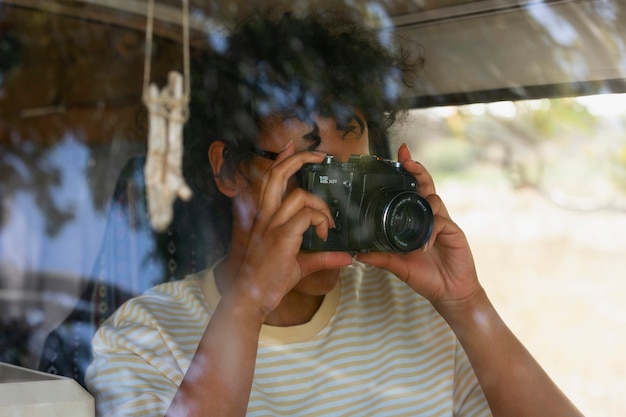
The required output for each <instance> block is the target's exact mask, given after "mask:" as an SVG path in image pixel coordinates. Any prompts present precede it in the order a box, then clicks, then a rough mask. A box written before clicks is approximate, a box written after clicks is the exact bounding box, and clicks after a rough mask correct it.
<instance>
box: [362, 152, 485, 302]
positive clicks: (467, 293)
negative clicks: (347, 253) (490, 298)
mask: <svg viewBox="0 0 626 417" xmlns="http://www.w3.org/2000/svg"><path fill="white" fill-rule="evenodd" d="M398 160H399V161H401V162H402V164H403V166H404V169H406V170H407V171H408V172H410V173H411V174H413V175H414V176H415V178H416V179H417V182H418V189H417V191H418V192H419V193H420V194H421V195H422V196H423V197H425V198H426V199H427V200H428V202H429V203H430V205H431V207H432V209H433V214H434V227H433V233H432V235H431V237H430V239H429V241H428V242H427V243H426V245H424V247H423V248H421V249H418V250H416V251H413V252H410V253H406V254H400V253H387V252H371V253H366V254H359V255H358V256H357V259H358V260H359V261H361V262H364V263H367V264H370V265H374V266H378V267H381V268H384V269H387V270H388V271H390V272H392V273H393V274H395V275H396V276H397V277H398V278H400V279H401V280H403V281H405V282H406V283H407V284H408V285H409V286H410V287H411V288H412V289H413V290H414V291H416V292H417V293H419V294H421V295H422V296H424V297H425V298H427V299H428V300H430V301H431V302H432V303H433V304H434V305H435V306H437V305H438V304H446V303H448V302H456V301H462V300H465V299H468V298H471V297H473V296H474V295H475V294H477V293H479V292H480V291H481V286H480V284H479V282H478V279H477V276H476V269H475V266H474V260H473V258H472V254H471V251H470V248H469V245H468V243H467V239H466V238H465V234H464V233H463V231H462V230H461V229H460V228H459V227H458V226H457V225H456V224H455V223H454V222H453V221H452V220H451V219H450V216H449V215H448V211H447V210H446V207H445V205H444V204H443V201H441V198H439V196H438V195H437V194H435V185H434V183H433V179H432V177H431V175H430V174H429V173H428V171H427V170H426V169H425V168H424V167H423V166H422V165H421V164H419V163H417V162H415V161H413V160H412V159H411V154H410V151H409V149H408V148H407V146H406V145H404V144H403V145H402V146H401V147H400V149H399V150H398Z"/></svg>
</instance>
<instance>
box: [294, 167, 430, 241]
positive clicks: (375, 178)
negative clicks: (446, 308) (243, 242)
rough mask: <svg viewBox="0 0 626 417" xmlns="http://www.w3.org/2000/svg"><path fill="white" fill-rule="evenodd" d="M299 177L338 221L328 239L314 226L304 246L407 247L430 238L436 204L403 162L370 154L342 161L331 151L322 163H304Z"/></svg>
mask: <svg viewBox="0 0 626 417" xmlns="http://www.w3.org/2000/svg"><path fill="white" fill-rule="evenodd" d="M297 178H298V182H299V185H300V187H302V188H304V189H305V190H307V191H309V192H311V193H313V194H315V195H317V196H319V197H320V198H322V199H323V200H324V201H325V202H326V203H327V204H328V206H329V207H330V211H331V214H332V216H333V218H334V220H335V226H336V227H335V228H334V229H330V230H329V232H328V239H327V240H326V241H323V240H322V239H320V238H319V237H318V236H317V235H316V233H315V229H314V228H313V227H310V228H309V229H308V230H307V231H306V232H305V233H304V235H303V241H302V246H301V248H302V249H303V250H311V251H347V252H369V251H383V252H400V253H404V252H411V251H413V250H415V249H418V248H420V247H422V246H423V245H424V244H425V243H426V242H427V241H428V239H429V238H430V235H431V233H432V229H433V222H434V219H433V212H432V209H431V207H430V205H429V204H428V202H427V201H426V200H425V199H424V198H423V197H422V196H420V195H419V194H418V193H417V191H416V189H417V180H416V179H415V177H414V176H413V175H411V174H410V173H408V172H407V171H406V170H405V169H404V168H403V167H402V164H401V163H400V162H396V161H390V160H386V159H381V158H378V157H376V156H370V155H351V156H350V158H349V160H348V161H347V162H339V161H335V159H334V158H333V156H332V155H327V156H326V158H325V160H324V161H323V162H321V163H316V164H305V165H304V166H303V167H302V168H301V169H300V170H299V171H298V173H297Z"/></svg>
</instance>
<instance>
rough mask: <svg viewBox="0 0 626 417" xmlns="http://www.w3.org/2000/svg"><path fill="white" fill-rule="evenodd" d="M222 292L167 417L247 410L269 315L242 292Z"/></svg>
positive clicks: (239, 414)
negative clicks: (261, 335) (228, 293)
mask: <svg viewBox="0 0 626 417" xmlns="http://www.w3.org/2000/svg"><path fill="white" fill-rule="evenodd" d="M232 294H233V295H232V296H225V297H222V299H221V300H220V303H219V304H218V306H217V308H216V310H215V312H214V314H213V316H212V317H211V321H210V322H209V325H208V326H207V328H206V331H205V332H204V335H203V336H202V339H201V340H200V344H199V345H198V349H197V350H196V353H195V355H194V357H193V360H192V361H191V364H190V365H189V370H188V371H187V374H185V378H184V379H183V382H182V383H181V385H180V387H179V388H178V391H177V392H176V395H175V396H174V399H173V400H172V403H171V405H170V407H169V409H168V411H167V414H166V416H167V417H182V416H185V417H191V416H209V415H210V416H245V415H246V410H247V408H248V400H249V398H250V390H251V387H252V378H253V375H254V367H255V362H256V354H257V346H258V340H259V332H260V330H261V325H262V323H263V318H262V317H261V315H259V314H258V312H255V311H254V309H253V308H247V306H251V305H252V303H250V302H246V296H245V294H244V293H243V292H242V293H241V294H239V296H237V295H235V294H234V291H233V292H232Z"/></svg>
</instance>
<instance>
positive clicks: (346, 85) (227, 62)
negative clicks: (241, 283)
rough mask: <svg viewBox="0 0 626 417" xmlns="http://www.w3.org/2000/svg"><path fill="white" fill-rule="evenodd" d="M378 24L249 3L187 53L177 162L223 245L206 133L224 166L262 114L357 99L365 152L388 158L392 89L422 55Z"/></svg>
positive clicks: (398, 98) (339, 109) (243, 155)
mask: <svg viewBox="0 0 626 417" xmlns="http://www.w3.org/2000/svg"><path fill="white" fill-rule="evenodd" d="M381 33H382V32H380V31H374V30H372V29H368V28H364V27H363V26H361V25H359V24H358V23H357V22H355V20H354V19H352V18H351V17H348V16H347V15H345V14H340V13H327V14H324V15H321V14H317V15H309V16H306V17H296V16H294V15H293V14H290V13H284V14H282V15H281V16H279V17H277V18H274V17H272V16H271V13H267V14H262V13H254V14H252V15H249V16H248V17H247V18H246V19H245V20H244V21H243V22H241V23H240V24H239V25H238V26H237V27H236V28H235V29H234V31H233V32H232V33H231V34H230V35H228V36H225V37H223V38H219V37H218V38H217V40H219V42H215V41H214V42H207V47H206V48H204V49H203V50H202V51H201V53H199V54H198V55H197V56H196V57H195V58H194V60H193V64H192V66H193V68H192V97H191V103H190V112H189V113H190V114H189V120H188V123H187V125H186V132H185V138H186V139H185V148H186V149H185V161H184V171H185V176H186V178H187V181H188V182H189V184H190V186H191V187H192V188H193V189H194V192H195V193H196V194H198V193H200V194H202V195H203V196H205V197H206V198H208V199H209V200H210V201H211V206H212V209H211V213H210V215H211V216H212V217H213V220H214V222H215V225H216V227H217V228H218V233H219V235H220V239H221V240H222V244H223V245H224V249H226V248H227V247H228V240H229V238H230V230H231V224H232V223H231V222H232V218H231V217H230V210H231V207H230V201H229V199H228V198H226V197H224V196H223V195H222V194H221V193H220V192H219V191H218V190H217V188H216V185H215V181H214V178H213V172H212V169H211V167H210V164H209V162H208V158H207V154H208V149H209V146H210V144H211V143H212V142H213V141H216V140H220V141H223V142H224V143H225V144H226V147H225V150H224V159H225V166H224V169H223V172H221V173H220V175H226V176H229V175H231V176H232V175H233V174H234V173H235V172H236V171H237V170H238V168H239V167H240V166H241V164H242V163H245V162H246V161H247V160H248V159H250V158H251V157H252V155H251V153H250V152H249V150H250V149H251V148H252V147H253V146H255V145H256V143H257V140H258V136H259V131H260V129H261V128H262V121H263V119H264V118H265V117H268V116H272V115H280V114H289V115H296V116H298V117H299V118H301V119H302V120H307V117H310V116H311V115H313V114H324V115H332V116H335V117H337V118H340V117H341V114H342V113H344V112H351V111H352V109H354V108H358V109H359V110H360V111H362V112H363V114H364V115H365V118H366V121H367V126H368V130H369V141H370V152H371V153H372V154H376V155H378V156H381V157H383V158H389V156H390V150H389V144H388V133H387V132H388V129H389V127H390V126H391V125H392V124H393V123H394V122H395V121H396V120H397V119H398V118H399V116H400V115H402V114H404V112H405V110H406V108H405V105H406V103H405V102H404V100H403V99H402V95H401V92H402V90H403V89H404V86H410V85H411V82H412V80H413V78H414V76H415V75H416V73H417V71H418V70H419V69H420V68H421V66H422V58H421V57H420V56H417V57H413V54H412V53H409V52H408V49H406V48H405V47H403V46H402V44H401V43H400V44H394V45H391V44H389V43H388V42H386V41H385V40H386V39H387V38H388V36H387V35H388V33H382V35H381ZM214 40H215V39H214Z"/></svg>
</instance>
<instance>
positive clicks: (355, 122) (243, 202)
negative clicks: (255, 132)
mask: <svg viewBox="0 0 626 417" xmlns="http://www.w3.org/2000/svg"><path fill="white" fill-rule="evenodd" d="M290 140H292V141H293V142H294V145H295V150H296V152H298V151H304V150H316V151H320V152H324V153H327V154H331V155H333V156H334V158H335V159H336V160H338V161H347V160H348V158H349V156H350V155H352V154H367V153H369V138H368V130H367V123H366V120H365V118H364V116H363V114H362V113H361V112H359V111H354V113H353V114H352V115H351V118H350V119H349V120H346V119H344V120H343V121H337V120H336V119H335V118H332V117H318V116H314V117H312V118H311V121H307V122H305V121H302V120H300V119H298V118H296V117H273V118H269V119H266V120H265V121H264V122H263V123H262V128H261V132H260V135H259V142H258V147H259V148H260V149H262V150H264V151H270V152H273V153H279V152H280V151H281V149H283V148H284V146H285V145H286V144H287V143H288V142H289V141H290ZM272 162H273V161H272V160H271V159H268V158H265V157H262V156H258V155H255V156H254V157H253V158H252V160H251V161H250V162H249V163H247V164H245V166H244V167H242V173H243V174H244V175H245V176H246V177H247V183H248V186H247V187H246V189H245V190H242V193H241V194H240V195H239V196H238V198H236V199H235V200H234V201H233V202H234V205H233V209H234V210H236V211H237V213H236V214H235V219H236V220H235V222H234V225H233V226H234V229H235V230H234V232H235V233H239V234H240V237H244V236H247V234H248V233H249V232H250V228H251V226H252V223H253V221H254V216H255V215H256V211H257V209H258V207H259V205H260V196H261V194H262V192H261V191H262V190H261V188H262V186H263V178H264V176H265V174H266V173H267V171H268V170H269V169H270V168H271V166H272ZM295 187H297V182H296V179H295V177H292V178H291V179H290V180H289V182H288V184H287V187H286V194H285V195H287V194H288V193H289V192H290V191H291V190H293V189H294V188H295ZM237 229H238V230H237ZM242 240H245V239H242ZM337 279H338V271H335V273H332V272H331V271H319V273H316V274H313V275H312V276H310V277H308V278H305V279H303V280H302V281H300V283H299V284H298V286H297V287H296V290H300V291H301V292H305V293H309V294H324V293H326V292H327V291H329V290H330V289H332V288H333V287H334V285H335V284H336V280H337Z"/></svg>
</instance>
